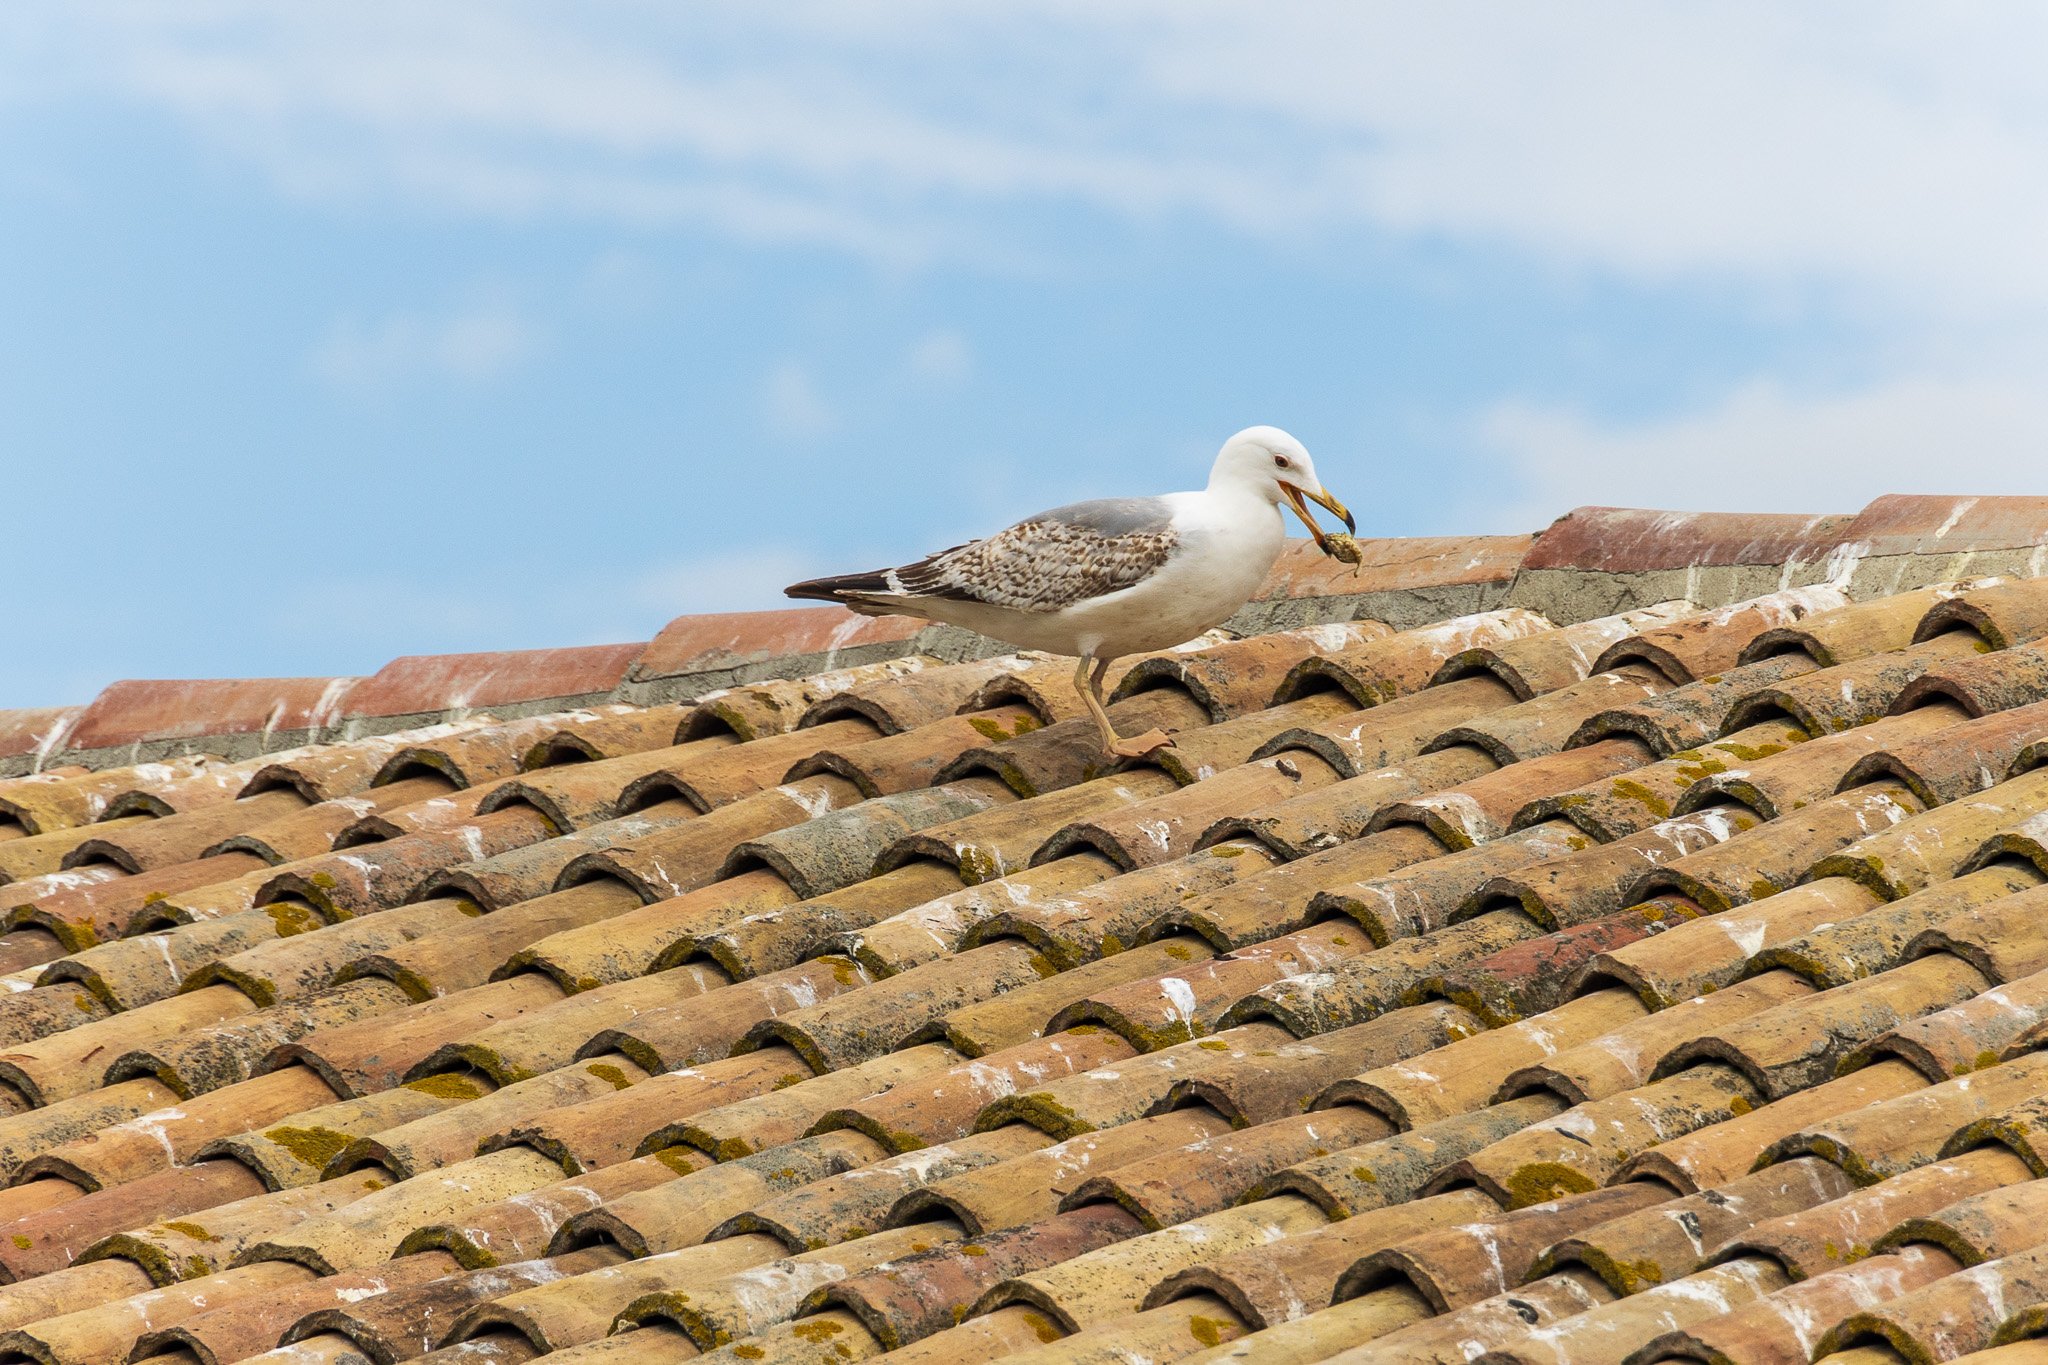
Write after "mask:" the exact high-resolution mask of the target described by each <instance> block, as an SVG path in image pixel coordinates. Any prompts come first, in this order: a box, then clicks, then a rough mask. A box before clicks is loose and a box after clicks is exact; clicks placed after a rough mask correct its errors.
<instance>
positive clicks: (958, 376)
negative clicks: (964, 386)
mask: <svg viewBox="0 0 2048 1365" xmlns="http://www.w3.org/2000/svg"><path fill="white" fill-rule="evenodd" d="M903 367H904V369H905V370H906V371H907V372H908V373H909V375H910V377H911V378H913V379H916V380H920V381H922V382H924V383H927V384H932V385H935V386H945V387H950V386H952V385H955V384H959V383H961V382H963V381H965V380H966V378H967V377H968V375H970V374H972V373H973V372H974V351H973V348H972V347H970V346H969V345H968V344H967V338H966V337H964V336H961V335H960V334H959V333H958V332H955V331H951V330H946V329H942V330H939V331H936V332H932V333H929V334H928V335H926V336H925V337H924V338H923V339H922V340H920V341H919V342H918V343H917V344H916V345H915V346H912V347H911V348H910V354H909V355H907V356H905V357H904V365H903Z"/></svg>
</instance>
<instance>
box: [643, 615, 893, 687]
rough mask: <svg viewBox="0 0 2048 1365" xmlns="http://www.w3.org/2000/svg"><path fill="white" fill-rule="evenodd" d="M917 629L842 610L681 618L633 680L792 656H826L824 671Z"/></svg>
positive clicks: (648, 652) (653, 646) (660, 637)
mask: <svg viewBox="0 0 2048 1365" xmlns="http://www.w3.org/2000/svg"><path fill="white" fill-rule="evenodd" d="M921 628H922V627H921V625H920V623H918V622H916V621H911V620H907V619H905V618H903V617H889V616H882V617H869V616H856V615H854V614H853V613H852V612H850V611H847V610H845V609H844V608H842V607H804V608H800V609H798V610H795V611H741V612H728V613H724V614H718V615H708V616H679V617H677V618H676V619H675V620H673V621H671V622H669V623H668V624H667V625H666V626H664V627H662V629H661V631H660V633H658V634H657V635H656V636H655V637H654V639H653V641H652V642H651V643H649V644H648V645H647V646H646V648H645V649H644V650H643V651H642V652H641V653H640V656H639V658H638V660H637V661H636V662H635V663H634V665H633V672H632V676H633V677H634V678H635V679H638V680H643V681H644V680H648V679H654V678H664V677H672V676H675V675H677V674H686V673H704V672H709V671H713V670H717V669H731V668H736V667H740V666H742V665H745V664H758V663H763V662H766V661H768V660H772V659H775V658H778V657H780V656H783V655H791V654H796V655H811V654H824V655H825V656H826V662H825V663H824V665H823V666H824V667H826V668H830V667H832V663H831V662H830V660H831V656H832V655H833V654H834V653H835V652H837V651H840V650H851V649H858V648H860V647H862V646H864V645H871V644H890V643H896V642H899V641H903V640H908V639H910V638H911V637H912V636H914V635H916V634H917V632H918V631H919V630H920V629H921Z"/></svg>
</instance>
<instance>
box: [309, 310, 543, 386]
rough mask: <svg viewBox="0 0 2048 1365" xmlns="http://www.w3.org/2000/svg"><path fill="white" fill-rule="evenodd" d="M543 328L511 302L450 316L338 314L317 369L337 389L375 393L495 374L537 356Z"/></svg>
mask: <svg viewBox="0 0 2048 1365" xmlns="http://www.w3.org/2000/svg"><path fill="white" fill-rule="evenodd" d="M538 344H539V333H538V331H537V330H536V329H535V328H534V327H533V325H532V324H530V323H528V322H527V321H526V320H525V319H524V318H522V317H520V316H519V315H518V314H517V313H516V312H514V311H513V310H511V309H510V308H508V307H505V306H503V305H497V304H493V305H486V306H482V307H477V308H469V309H463V310H460V311H457V312H454V313H450V314H447V315H444V316H434V315H430V314H425V313H417V312H404V313H393V314H389V315H387V316H384V317H381V318H376V319H372V320H364V319H361V318H356V317H344V318H339V319H337V320H336V321H335V322H334V324H333V326H332V327H330V328H329V329H328V332H327V335H326V336H325V337H324V338H323V339H322V340H321V341H320V344H319V345H318V346H317V347H316V348H315V349H314V351H313V356H312V367H313V372H314V373H315V374H317V375H318V376H319V377H320V378H321V379H323V380H325V381H326V382H327V383H329V384H332V385H334V386H335V387H337V388H345V389H359V390H374V389H386V388H391V387H393V386H396V385H401V384H407V383H411V382H414V381H418V380H444V379H455V380H462V381H466V382H472V383H474V382H478V381H482V380H486V379H492V378H495V377H497V376H498V375H501V374H503V373H505V372H506V371H508V370H510V369H512V368H514V367H515V366H517V365H519V364H520V363H521V362H523V361H525V360H526V359H528V358H529V357H530V356H531V355H533V353H534V351H535V350H536V349H537V347H538Z"/></svg>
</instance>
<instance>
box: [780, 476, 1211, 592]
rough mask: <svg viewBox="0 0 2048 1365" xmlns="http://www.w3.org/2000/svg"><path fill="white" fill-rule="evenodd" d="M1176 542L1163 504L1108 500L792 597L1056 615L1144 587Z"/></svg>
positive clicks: (802, 587) (810, 586)
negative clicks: (974, 605) (965, 605)
mask: <svg viewBox="0 0 2048 1365" xmlns="http://www.w3.org/2000/svg"><path fill="white" fill-rule="evenodd" d="M1179 543H1180V537H1179V535H1178V534H1177V533H1176V532H1175V531H1174V529H1173V512H1172V509H1171V507H1169V506H1168V505H1167V503H1166V501H1165V500H1164V499H1162V498H1104V499H1101V500H1098V501H1095V502H1077V503H1074V504H1072V505H1070V506H1067V507H1055V508H1053V509H1052V510H1051V511H1049V512H1041V513H1039V514H1038V515H1037V516H1035V517H1029V518H1027V519H1025V520H1023V521H1020V522H1018V523H1017V524H1016V525H1015V526H1012V527H1009V528H1008V529H1006V530H1002V531H998V532H996V533H995V534H994V535H992V536H989V537H987V538H986V539H983V540H975V541H969V542H968V543H967V544H965V545H956V546H954V547H953V548H952V549H950V550H941V551H939V552H938V553H937V554H935V555H932V556H930V557H929V558H926V559H921V560H919V561H918V562H917V563H915V564H905V565H903V566H902V567H901V568H895V569H883V570H880V571H878V572H875V573H865V574H848V575H846V576H844V577H840V578H824V579H818V580H816V581H814V582H811V583H800V584H797V585H796V586H795V587H792V588H790V589H788V592H789V594H790V596H792V597H797V596H803V597H819V598H824V599H825V600H828V601H838V602H845V603H846V604H847V605H849V606H853V607H855V608H856V610H857V609H858V608H859V605H860V600H861V599H862V598H870V597H872V598H897V599H903V598H911V599H915V598H919V597H941V598H949V599H951V600H953V601H958V602H983V603H987V604H988V605H990V606H995V607H1006V608H1008V609H1010V610H1012V611H1030V612H1050V611H1059V610H1061V609H1062V608H1065V607H1071V606H1074V605H1075V604H1077V603H1080V602H1085V601H1087V600H1089V599H1090V598H1093V597H1102V596H1106V595H1107V594H1109V593H1113V592H1117V591H1119V590H1121V589H1124V588H1128V587H1131V586H1132V585H1133V584H1136V583H1141V582H1143V581H1144V580H1145V579H1146V578H1149V577H1150V576H1151V575H1153V574H1155V573H1157V572H1158V571H1159V569H1160V568H1161V566H1163V565H1164V564H1165V563H1166V562H1167V560H1168V559H1170V558H1172V556H1173V553H1174V550H1175V549H1176V548H1177V547H1178V546H1179Z"/></svg>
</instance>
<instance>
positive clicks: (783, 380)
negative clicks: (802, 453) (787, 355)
mask: <svg viewBox="0 0 2048 1365" xmlns="http://www.w3.org/2000/svg"><path fill="white" fill-rule="evenodd" d="M761 421H762V423H763V424H764V425H765V426H766V427H767V428H768V430H769V431H770V432H772V433H774V434H775V435H777V436H780V437H783V438H784V439H786V440H791V441H815V440H817V439H819V438H820V437H822V436H827V435H830V434H831V432H832V431H833V429H834V428H836V427H837V426H838V425H839V414H838V413H837V412H835V411H834V410H833V407H832V405H831V404H830V403H829V402H827V401H826V399H825V396H824V395H823V394H821V393H819V392H818V386H817V383H816V382H815V381H814V380H812V378H811V372H810V371H809V370H808V369H806V368H805V367H804V366H802V365H799V364H798V363H796V362H795V361H785V362H784V363H782V364H780V365H777V366H776V367H775V369H774V370H773V371H771V372H770V373H769V375H768V378H767V381H766V382H765V383H763V384H762V386H761Z"/></svg>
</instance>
